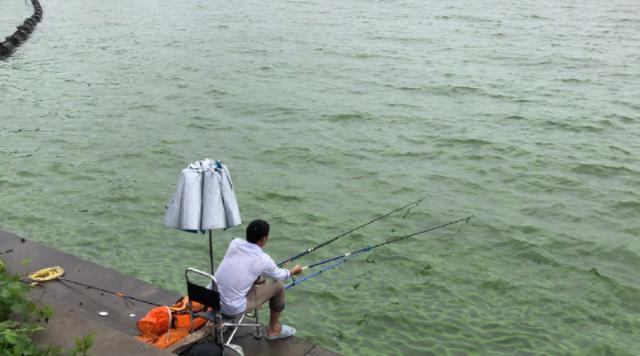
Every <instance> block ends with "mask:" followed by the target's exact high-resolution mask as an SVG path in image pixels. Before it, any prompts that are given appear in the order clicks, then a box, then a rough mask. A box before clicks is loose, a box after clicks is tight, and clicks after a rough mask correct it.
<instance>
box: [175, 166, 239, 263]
mask: <svg viewBox="0 0 640 356" xmlns="http://www.w3.org/2000/svg"><path fill="white" fill-rule="evenodd" d="M241 223H242V220H241V219H240V210H239V208H238V202H237V201H236V195H235V193H234V191H233V182H232V181H231V174H229V170H228V169H227V166H226V165H224V164H222V162H221V161H214V160H210V159H204V160H200V161H197V162H194V163H191V164H189V165H188V166H187V167H186V168H184V169H183V170H182V172H181V173H180V178H179V179H178V184H177V186H176V191H175V193H174V194H173V197H172V198H171V200H170V201H169V204H167V206H166V211H165V215H164V224H165V226H167V227H172V228H175V229H178V230H183V231H188V232H199V231H202V232H203V233H204V232H205V231H209V256H210V259H211V273H213V250H212V242H211V230H212V229H228V228H230V227H232V226H235V225H239V224H241Z"/></svg>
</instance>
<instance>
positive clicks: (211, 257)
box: [209, 229, 214, 276]
mask: <svg viewBox="0 0 640 356" xmlns="http://www.w3.org/2000/svg"><path fill="white" fill-rule="evenodd" d="M209 262H210V263H211V275H212V276H213V273H214V271H213V233H212V232H211V229H209Z"/></svg>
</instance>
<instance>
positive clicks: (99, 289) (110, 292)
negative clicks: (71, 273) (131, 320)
mask: <svg viewBox="0 0 640 356" xmlns="http://www.w3.org/2000/svg"><path fill="white" fill-rule="evenodd" d="M50 269H51V268H45V269H44V270H50ZM36 273H38V272H36ZM29 278H30V279H31V280H30V281H29V280H24V279H22V278H20V282H22V283H25V284H29V285H35V284H38V283H43V282H49V281H55V280H57V281H59V282H62V284H65V282H68V283H73V284H76V285H79V286H81V287H85V288H87V289H95V290H97V291H99V292H101V293H107V294H112V295H115V296H117V297H120V298H122V299H123V300H124V301H125V303H126V302H127V301H128V300H134V301H137V302H141V303H146V304H149V305H155V306H158V307H159V306H162V305H161V304H158V303H154V302H150V301H148V300H144V299H139V298H136V297H131V296H128V295H126V294H124V293H122V292H113V291H110V290H107V289H103V288H99V287H95V286H92V285H89V284H85V283H81V282H76V281H74V280H71V279H67V278H64V277H62V276H59V275H53V276H50V277H45V279H41V280H34V279H33V277H31V276H30V277H29Z"/></svg>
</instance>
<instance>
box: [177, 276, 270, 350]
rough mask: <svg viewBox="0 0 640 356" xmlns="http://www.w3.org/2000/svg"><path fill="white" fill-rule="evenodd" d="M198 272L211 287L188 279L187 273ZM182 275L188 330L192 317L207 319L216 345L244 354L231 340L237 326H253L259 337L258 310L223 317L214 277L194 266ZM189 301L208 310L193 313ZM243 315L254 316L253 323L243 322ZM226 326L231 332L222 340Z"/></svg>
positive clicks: (260, 334)
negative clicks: (185, 291)
mask: <svg viewBox="0 0 640 356" xmlns="http://www.w3.org/2000/svg"><path fill="white" fill-rule="evenodd" d="M190 273H193V274H198V275H200V276H202V277H205V278H206V279H207V280H209V282H210V285H211V289H209V288H207V287H205V286H202V285H199V284H196V283H193V282H192V281H190V280H189V274H190ZM184 277H185V279H186V281H187V296H188V297H189V304H188V309H189V332H190V333H191V331H192V330H191V325H192V323H193V318H194V317H199V318H203V319H206V320H208V321H209V322H210V323H209V324H210V325H211V329H212V331H213V332H214V341H215V343H217V344H218V345H220V346H222V347H225V348H229V349H232V350H233V351H235V352H237V353H238V354H240V355H244V351H243V350H242V347H241V346H239V345H235V344H232V343H231V341H232V340H233V337H234V336H235V335H236V333H237V331H238V328H240V327H255V328H256V335H255V337H256V338H261V337H262V333H261V330H260V323H259V321H258V311H257V310H255V311H254V312H253V313H251V314H249V313H244V314H242V315H241V316H240V317H239V318H235V319H230V318H225V316H224V315H223V314H222V312H221V309H220V292H219V291H218V283H217V281H216V278H215V277H214V276H212V275H210V274H209V273H206V272H202V271H200V270H197V269H195V268H187V269H186V270H185V272H184ZM191 301H196V302H198V303H200V304H203V305H204V306H206V307H208V308H209V310H207V311H204V312H200V313H194V312H193V308H192V307H191ZM245 317H253V318H255V323H254V324H243V323H242V321H243V320H244V318H245ZM227 328H231V334H230V335H229V337H228V338H227V341H225V340H224V333H225V331H226V329H227Z"/></svg>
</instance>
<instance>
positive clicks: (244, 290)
mask: <svg viewBox="0 0 640 356" xmlns="http://www.w3.org/2000/svg"><path fill="white" fill-rule="evenodd" d="M268 240H269V224H268V223H267V222H266V221H264V220H254V221H252V222H251V223H250V224H249V226H247V240H246V241H244V240H242V239H239V238H235V239H233V240H232V241H231V243H229V248H228V249H227V252H226V253H225V254H224V258H223V259H222V262H221V263H220V266H219V267H218V270H217V271H216V274H215V277H216V281H217V283H218V289H219V291H220V301H221V305H222V313H223V314H225V315H227V316H230V317H236V316H240V315H241V314H242V313H244V312H247V311H251V310H254V309H255V308H257V307H259V306H260V305H262V304H263V303H265V302H266V301H269V309H270V313H271V314H270V318H269V327H268V328H267V340H275V339H282V338H285V337H289V336H292V335H294V334H295V333H296V329H295V328H293V327H291V326H288V325H284V324H280V323H279V322H278V320H279V319H280V314H281V313H282V311H283V310H284V285H283V284H282V282H280V281H283V280H285V279H287V278H289V277H291V276H292V275H296V274H299V273H301V272H302V267H301V266H300V265H296V266H295V267H293V268H292V269H290V270H287V269H285V268H278V266H277V265H276V263H275V262H274V261H273V259H272V258H271V257H270V256H269V255H267V254H266V253H264V252H263V251H262V248H263V247H264V246H265V245H266V244H267V241H268ZM262 275H264V276H267V277H270V278H273V279H274V280H275V281H274V282H271V283H265V282H264V280H261V279H260V277H261V276H262Z"/></svg>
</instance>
